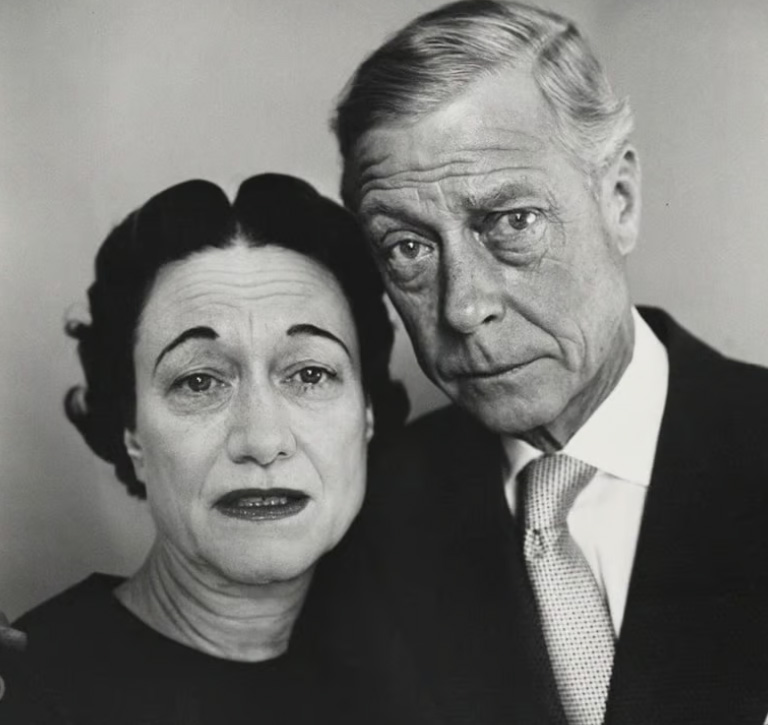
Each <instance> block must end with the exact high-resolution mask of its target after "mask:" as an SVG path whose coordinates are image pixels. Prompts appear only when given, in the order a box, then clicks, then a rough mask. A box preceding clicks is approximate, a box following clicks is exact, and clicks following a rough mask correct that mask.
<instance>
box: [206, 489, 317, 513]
mask: <svg viewBox="0 0 768 725" xmlns="http://www.w3.org/2000/svg"><path fill="white" fill-rule="evenodd" d="M308 503H309V496H307V494H305V493H302V492H301V491H296V490H295V489H290V488H265V489H261V488H241V489H237V490H236V491H230V492H229V493H225V494H224V495H223V496H222V497H221V498H219V499H218V500H217V501H216V503H215V504H214V508H215V509H216V510H217V511H218V512H219V513H221V514H223V515H224V516H229V517H231V518H235V519H247V520H249V521H265V520H274V519H283V518H287V517H289V516H295V515H296V514H298V513H299V512H301V511H303V510H304V508H305V507H306V505H307V504H308Z"/></svg>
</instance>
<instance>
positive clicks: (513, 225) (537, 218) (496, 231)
mask: <svg viewBox="0 0 768 725" xmlns="http://www.w3.org/2000/svg"><path fill="white" fill-rule="evenodd" d="M544 222H545V219H544V215H543V213H542V212H541V211H540V210H538V209H529V208H525V209H514V210H512V211H510V212H503V213H499V214H492V215H490V217H489V218H488V219H487V221H486V223H485V224H484V225H483V226H484V228H483V235H484V237H485V239H486V241H487V242H488V243H490V244H492V245H494V246H497V247H501V248H505V249H510V250H520V251H525V249H526V248H527V247H529V246H530V245H531V244H534V243H535V242H537V241H538V240H539V239H541V237H542V235H543V233H544V226H545V225H544Z"/></svg>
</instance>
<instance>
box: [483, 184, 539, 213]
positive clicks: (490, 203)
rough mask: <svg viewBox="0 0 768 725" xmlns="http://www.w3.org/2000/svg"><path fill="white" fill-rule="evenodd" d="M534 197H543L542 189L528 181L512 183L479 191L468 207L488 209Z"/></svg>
mask: <svg viewBox="0 0 768 725" xmlns="http://www.w3.org/2000/svg"><path fill="white" fill-rule="evenodd" d="M532 195H541V189H540V188H539V187H537V186H536V185H535V184H532V183H531V182H528V181H510V182H507V183H505V184H499V185H498V186H495V187H493V188H491V189H487V190H478V191H476V192H474V193H472V194H471V196H470V198H469V201H468V207H469V208H470V209H481V210H482V209H488V208H493V207H495V206H497V205H500V204H508V203H509V202H512V201H515V200H516V199H519V198H521V197H526V196H532Z"/></svg>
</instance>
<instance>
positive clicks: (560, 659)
mask: <svg viewBox="0 0 768 725" xmlns="http://www.w3.org/2000/svg"><path fill="white" fill-rule="evenodd" d="M595 471H596V469H595V468H594V466H590V465H588V464H586V463H582V462H581V461H578V460H576V459H575V458H570V457H569V456H565V455H546V456H542V457H541V458H538V459H536V460H535V461H532V462H531V463H529V464H528V465H527V466H526V467H525V468H524V469H523V471H522V472H521V474H520V475H521V484H522V489H521V494H522V500H523V511H524V516H525V545H524V551H525V561H526V566H527V568H528V575H529V578H530V580H531V584H532V586H533V591H534V594H535V596H536V603H537V606H538V610H539V618H540V620H541V625H542V629H543V633H544V640H545V642H546V644H547V650H548V652H549V659H550V662H551V663H552V669H553V672H554V675H555V681H556V683H557V689H558V692H559V693H560V699H561V702H562V704H563V708H564V710H565V714H566V716H567V718H568V722H569V723H570V725H600V723H602V721H603V716H604V714H605V702H606V699H607V696H608V685H609V682H610V679H611V668H612V666H613V650H614V636H613V627H612V625H611V619H610V615H609V613H608V608H607V606H606V604H605V601H604V599H603V596H602V594H601V593H600V590H599V589H598V586H597V582H596V581H595V578H594V577H593V575H592V571H591V570H590V568H589V564H587V562H586V560H585V559H584V556H583V554H582V553H581V550H580V549H579V547H578V545H577V544H576V542H575V541H574V540H573V538H572V537H571V535H570V533H569V531H568V527H567V524H566V517H567V516H568V511H569V510H570V508H571V506H572V504H573V502H574V500H575V499H576V496H577V495H578V493H579V491H581V490H582V488H584V486H586V484H587V483H588V482H589V480H590V479H591V478H592V476H593V475H594V474H595Z"/></svg>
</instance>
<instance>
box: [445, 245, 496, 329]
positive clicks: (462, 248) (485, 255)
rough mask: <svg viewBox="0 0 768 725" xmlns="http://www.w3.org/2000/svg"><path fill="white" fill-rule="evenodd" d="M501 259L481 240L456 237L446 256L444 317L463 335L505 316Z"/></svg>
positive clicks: (449, 324)
mask: <svg viewBox="0 0 768 725" xmlns="http://www.w3.org/2000/svg"><path fill="white" fill-rule="evenodd" d="M499 264H500V263H499V262H498V261H497V260H495V259H494V258H493V256H492V255H491V254H490V253H489V252H488V250H486V249H485V248H484V247H483V246H482V245H481V244H480V243H479V242H477V241H475V240H469V239H466V238H464V239H461V240H457V242H456V243H455V244H453V245H451V246H450V248H449V245H446V251H445V253H444V256H443V274H444V288H443V300H442V307H443V310H442V312H443V319H444V320H445V323H446V324H447V325H448V326H449V327H450V328H452V329H453V330H455V331H456V332H459V333H461V334H463V335H469V334H471V333H473V332H474V331H475V330H477V329H478V328H479V327H481V326H482V325H484V324H486V323H488V322H492V321H494V320H499V319H501V318H502V317H503V316H504V304H503V299H504V295H503V282H502V279H501V274H500V271H499Z"/></svg>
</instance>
